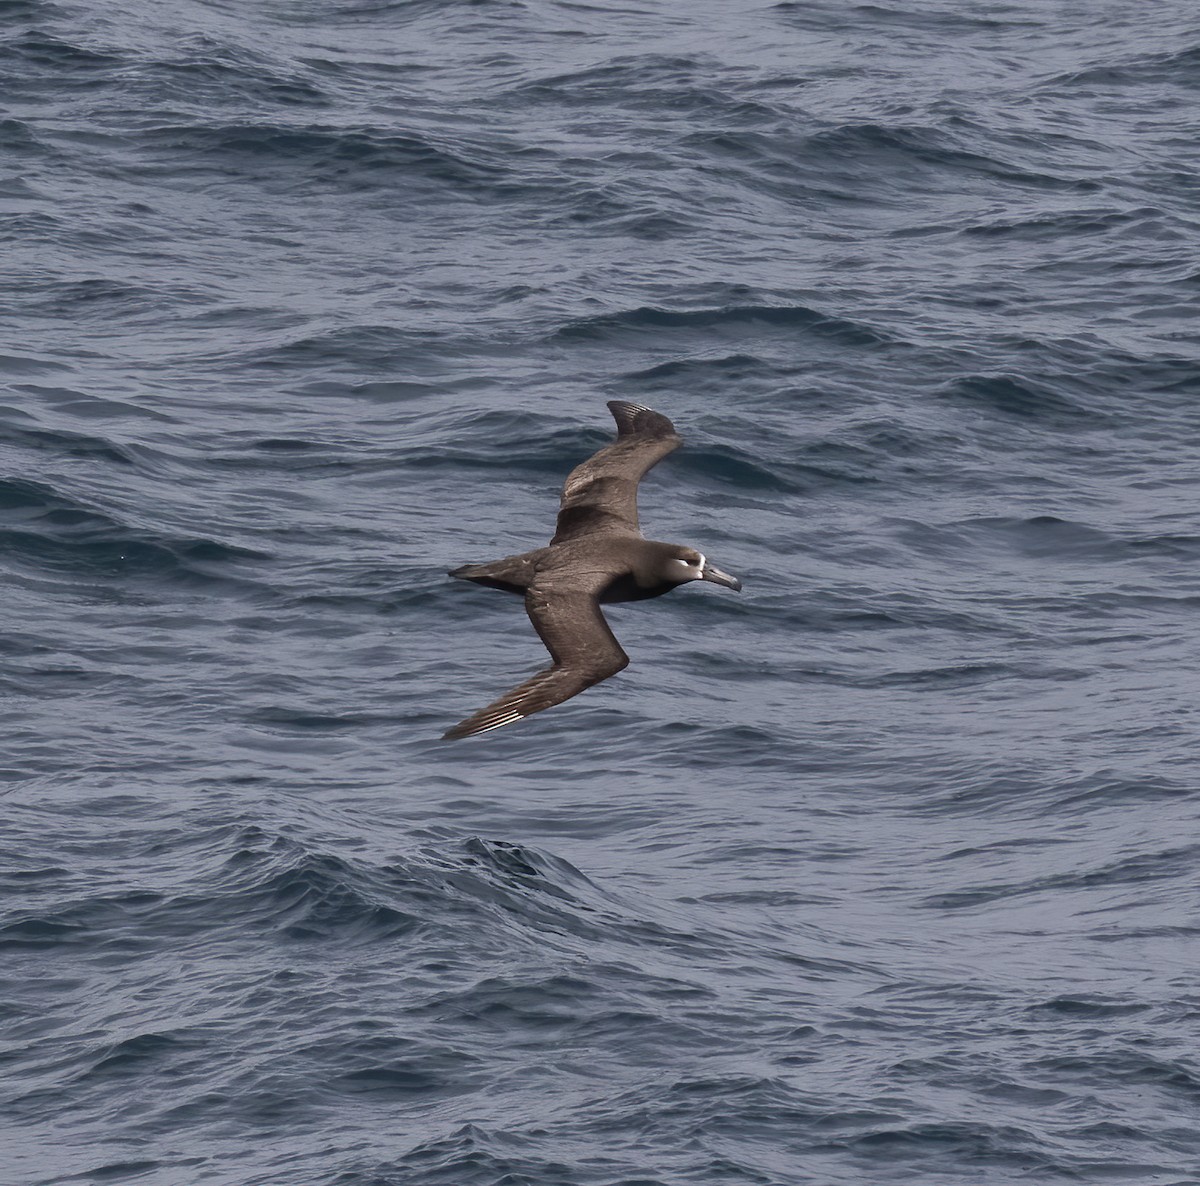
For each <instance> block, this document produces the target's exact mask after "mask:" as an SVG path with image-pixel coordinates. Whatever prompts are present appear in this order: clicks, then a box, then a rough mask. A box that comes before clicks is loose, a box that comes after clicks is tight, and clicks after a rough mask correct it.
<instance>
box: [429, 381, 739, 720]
mask: <svg viewBox="0 0 1200 1186" xmlns="http://www.w3.org/2000/svg"><path fill="white" fill-rule="evenodd" d="M608 407H609V411H611V412H612V414H613V418H614V419H615V420H616V422H617V439H616V440H615V441H614V442H613V443H612V444H611V445H606V446H605V447H604V448H603V449H601V450H600V452H599V453H597V454H596V455H595V456H594V457H589V458H588V460H587V461H585V462H583V464H582V465H577V466H576V467H575V468H574V469H573V470H572V471H571V473H570V474H569V475H568V476H567V480H566V482H565V483H564V484H563V492H562V502H561V504H560V506H559V511H558V524H557V529H556V531H555V533H554V538H553V539H552V540H551V541H550V546H549V547H546V548H536V549H535V550H534V551H532V552H524V553H522V554H521V555H520V556H508V557H506V558H505V559H504V560H494V561H492V562H491V563H490V564H464V565H463V566H462V567H461V568H456V569H455V570H454V571H453V572H451V573H450V575H451V576H452V577H458V578H459V579H460V580H464V581H474V582H475V583H476V584H479V585H487V586H488V587H489V588H492V589H503V590H504V591H505V592H508V593H520V594H522V595H523V596H524V598H525V612H526V613H527V614H528V615H529V619H530V621H532V622H533V628H534V629H535V630H536V631H537V632H538V634H539V635H540V636H541V639H542V642H543V643H545V644H546V650H548V651H549V652H550V657H551V658H552V659H553V660H554V662H553V663H552V664H551V665H550V666H549V667H547V668H546V669H545V670H544V671H539V672H538V673H537V675H535V676H533V677H532V678H531V679H527V680H526V681H525V682H524V683H523V684H518V685H517V687H515V688H513V690H512V691H511V692H506V693H505V694H504V695H503V696H501V697H500V699H499V700H497V701H495V703H493V704H489V705H488V706H487V708H481V709H480V710H479V711H478V712H477V713H474V714H473V715H472V716H469V717H467V719H466V720H465V721H462V722H460V723H459V724H457V725H455V726H454V728H453V729H450V730H448V731H447V732H446V733H444V734H443V735H442V736H443V739H451V738H458V737H470V736H471V735H472V734H474V733H486V732H488V730H490V729H499V728H500V726H501V725H511V724H512V723H513V722H514V721H519V720H522V719H523V718H524V717H527V716H532V715H533V714H534V713H535V712H541V711H542V709H544V708H552V707H553V706H554V705H555V704H561V703H562V702H563V701H564V700H569V699H570V698H571V697H572V696H577V695H578V694H579V693H580V692H582V691H583V690H584V689H585V688H590V687H591V686H592V685H593V684H598V683H599V682H600V681H601V680H605V679H608V677H609V676H612V675H616V674H617V672H618V671H620V670H621V669H622V668H624V667H627V666H628V665H629V656H628V655H627V654H625V652H624V651H623V650H622V649H621V644H620V643H619V642H617V640H616V638H615V637H614V636H613V632H612V631H611V630H610V629H609V626H608V623H607V622H606V621H605V620H604V615H603V614H602V613H601V612H600V606H601V605H606V604H610V603H612V602H618V601H643V600H645V599H646V598H649V597H661V596H662V595H663V594H664V593H669V592H670V591H671V590H672V589H674V588H675V587H676V585H684V584H686V583H687V582H688V581H712V582H713V583H714V584H717V585H725V586H727V587H728V588H730V589H741V587H742V582H741V581H739V580H738V579H737V577H731V576H730V575H729V574H728V573H727V572H722V571H721V570H720V569H719V568H715V567H714V566H713V565H711V564H709V562H708V560H707V559H706V558H705V557H704V555H703V554H702V553H700V552H697V551H696V549H695V548H684V547H680V546H679V545H678V544H663V543H658V542H657V541H655V540H648V539H645V538H643V536H642V533H641V531H640V529H639V528H638V513H637V489H638V482H640V481H641V479H642V475H643V474H645V473H646V472H647V471H648V470H649V469H650V468H651V467H652V466H655V465H657V464H658V462H660V461H661V460H662V459H663V458H664V457H666V455H667V454H668V453H671V452H673V451H674V450H675V449H678V448H679V446H680V444H681V442H680V439H679V435H678V434H677V433H676V431H675V426H674V425H673V424H672V423H671V422H670V420H668V419H667V418H666V417H665V416H662V415H660V414H659V413H658V412H652V411H651V410H650V409H649V408H643V407H642V406H641V405H640V404H630V403H625V402H624V401H623V400H614V401H613V402H612V403H610V404H609V405H608Z"/></svg>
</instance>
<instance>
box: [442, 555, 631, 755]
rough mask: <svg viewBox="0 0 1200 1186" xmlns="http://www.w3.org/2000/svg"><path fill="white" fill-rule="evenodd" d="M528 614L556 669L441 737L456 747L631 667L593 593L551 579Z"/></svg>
mask: <svg viewBox="0 0 1200 1186" xmlns="http://www.w3.org/2000/svg"><path fill="white" fill-rule="evenodd" d="M525 609H526V611H527V612H528V614H529V617H530V620H531V621H532V622H533V625H534V627H535V629H536V630H537V632H538V634H539V635H540V636H541V639H542V642H544V643H545V644H546V649H547V650H548V651H549V652H550V655H551V657H552V658H553V659H554V663H553V664H552V665H551V666H550V667H547V668H545V669H544V670H542V671H539V672H538V673H537V675H535V676H533V677H531V678H530V679H527V680H526V681H525V682H524V683H523V684H518V685H517V686H516V687H515V688H513V689H512V691H511V692H506V693H505V694H504V695H503V696H501V697H500V699H499V700H496V701H494V702H493V703H492V704H489V705H488V706H487V707H486V708H481V709H480V710H479V711H478V712H477V713H473V714H472V715H471V716H469V717H467V719H466V720H465V721H460V722H459V723H458V724H457V725H455V726H454V728H453V729H450V730H448V731H447V732H446V733H444V734H443V735H442V737H443V740H446V741H453V740H457V739H458V738H460V737H470V736H472V735H473V734H475V733H487V732H488V731H489V730H491V729H499V728H500V727H501V726H502V725H511V724H513V722H514V721H520V720H523V719H524V718H525V717H528V716H532V715H533V714H534V713H535V712H541V711H542V710H543V709H545V708H552V707H553V706H554V705H556V704H561V703H562V702H563V701H564V700H570V699H571V697H572V696H578V695H579V693H580V692H582V691H584V689H586V688H590V687H591V686H592V685H593V684H598V683H600V681H601V680H606V679H608V678H609V676H613V675H616V674H617V672H618V671H620V670H622V668H624V667H626V666H627V665H628V663H629V656H628V655H626V654H625V652H624V651H623V650H622V649H621V644H620V643H619V642H617V640H616V637H615V636H614V635H613V632H612V631H611V630H610V629H609V627H608V623H607V622H606V621H605V620H604V615H603V614H602V613H601V612H600V606H599V604H598V603H597V601H596V595H595V593H594V592H593V591H591V590H586V591H584V590H579V589H570V590H567V591H563V590H561V589H556V588H555V586H554V583H553V581H552V580H550V579H549V578H548V579H547V580H546V582H545V583H543V584H540V585H539V584H535V585H533V586H531V587H530V589H529V591H528V592H527V593H526V595H525Z"/></svg>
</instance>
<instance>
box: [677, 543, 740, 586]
mask: <svg viewBox="0 0 1200 1186" xmlns="http://www.w3.org/2000/svg"><path fill="white" fill-rule="evenodd" d="M665 569H666V571H665V572H664V574H663V575H664V576H665V577H666V579H667V580H668V581H670V582H671V584H673V585H682V584H684V583H686V582H687V581H712V583H713V584H714V585H724V586H725V587H726V588H727V589H733V590H734V591H735V592H739V593H740V592H741V589H742V582H741V581H739V580H738V579H737V577H733V576H730V575H729V573H727V572H722V571H721V570H720V569H719V568H717V567H716V565H714V564H710V563H709V562H708V559H707V558H706V557H705V555H704V553H703V552H697V551H696V549H695V548H675V549H674V550H673V551H672V554H671V555H670V556H669V557H667V559H666V561H665Z"/></svg>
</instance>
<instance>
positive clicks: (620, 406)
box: [550, 400, 682, 545]
mask: <svg viewBox="0 0 1200 1186" xmlns="http://www.w3.org/2000/svg"><path fill="white" fill-rule="evenodd" d="M608 408H609V411H610V412H612V414H613V419H614V420H616V422H617V439H616V440H615V441H613V443H612V444H611V445H605V446H604V448H603V449H601V450H600V452H598V453H596V454H595V455H594V456H592V457H589V458H588V459H587V461H585V462H583V463H582V464H581V465H577V466H576V467H575V468H574V469H573V470H572V471H571V472H570V474H568V475H567V480H566V482H565V483H564V484H563V492H562V503H561V504H560V507H559V512H558V526H557V529H556V531H555V535H554V539H553V540H551V541H550V542H551V544H552V545H553V544H558V543H562V542H563V541H564V540H568V539H577V538H579V537H580V536H585V535H602V534H606V533H610V532H619V533H628V532H632V533H634V534H638V533H639V529H638V512H637V491H638V483H639V482H640V481H641V480H642V476H643V475H644V474H645V473H646V471H647V470H649V469H650V468H651V467H652V466H655V465H657V464H658V463H659V462H660V461H661V460H662V459H663V458H664V457H666V455H667V454H668V453H671V452H673V451H674V450H675V449H678V448H679V446H680V444H681V443H682V442H681V441H680V439H679V434H678V433H677V432H676V431H675V426H674V425H673V424H672V423H671V422H670V420H668V419H667V418H666V417H665V416H663V415H660V414H659V413H658V412H652V411H651V410H650V409H649V408H643V407H642V406H641V405H640V404H630V403H625V402H624V401H622V400H613V401H612V402H611V403H610V404H609V405H608Z"/></svg>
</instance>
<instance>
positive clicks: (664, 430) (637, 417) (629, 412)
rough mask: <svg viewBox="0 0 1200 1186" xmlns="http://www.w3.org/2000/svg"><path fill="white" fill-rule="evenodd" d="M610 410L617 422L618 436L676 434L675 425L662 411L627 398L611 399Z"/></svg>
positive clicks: (663, 435)
mask: <svg viewBox="0 0 1200 1186" xmlns="http://www.w3.org/2000/svg"><path fill="white" fill-rule="evenodd" d="M608 410H609V411H610V412H611V413H612V414H613V419H614V420H615V421H616V422H617V436H618V437H627V436H649V437H665V436H674V435H675V425H673V424H672V423H671V422H670V420H668V419H667V418H666V417H665V416H664V415H663V414H662V413H661V412H655V411H653V410H652V409H650V408H647V407H643V406H642V405H641V404H631V403H629V402H628V401H627V400H623V399H614V400H609V403H608Z"/></svg>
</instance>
